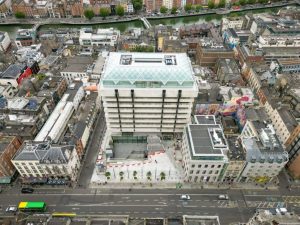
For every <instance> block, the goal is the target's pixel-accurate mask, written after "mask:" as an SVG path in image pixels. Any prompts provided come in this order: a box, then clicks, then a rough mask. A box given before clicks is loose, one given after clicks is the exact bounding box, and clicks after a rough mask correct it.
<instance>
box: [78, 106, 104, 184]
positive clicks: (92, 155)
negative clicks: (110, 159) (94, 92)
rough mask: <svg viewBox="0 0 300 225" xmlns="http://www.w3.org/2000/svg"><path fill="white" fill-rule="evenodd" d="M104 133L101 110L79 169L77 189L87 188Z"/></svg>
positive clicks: (102, 112)
mask: <svg viewBox="0 0 300 225" xmlns="http://www.w3.org/2000/svg"><path fill="white" fill-rule="evenodd" d="M105 131H106V123H105V117H104V111H103V108H101V109H100V113H99V116H98V119H97V121H96V125H95V129H94V131H92V135H91V137H90V141H89V143H88V145H87V148H86V154H85V157H84V159H83V165H82V168H81V174H80V175H79V179H78V184H77V185H78V186H79V187H88V185H89V182H90V180H91V177H92V175H93V171H94V168H95V162H96V159H97V154H98V152H99V150H100V146H101V143H102V140H103V137H104V134H105Z"/></svg>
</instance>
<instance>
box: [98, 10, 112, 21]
mask: <svg viewBox="0 0 300 225" xmlns="http://www.w3.org/2000/svg"><path fill="white" fill-rule="evenodd" d="M109 13H110V10H109V8H101V9H100V16H101V17H103V18H104V19H105V18H106V17H107V16H108V15H109Z"/></svg>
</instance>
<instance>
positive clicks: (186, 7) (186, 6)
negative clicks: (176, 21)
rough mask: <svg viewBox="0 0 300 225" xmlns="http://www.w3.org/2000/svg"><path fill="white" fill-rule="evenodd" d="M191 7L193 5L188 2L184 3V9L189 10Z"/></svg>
mask: <svg viewBox="0 0 300 225" xmlns="http://www.w3.org/2000/svg"><path fill="white" fill-rule="evenodd" d="M192 9H193V5H192V4H190V3H188V4H186V5H185V6H184V10H185V11H186V12H188V11H191V10H192Z"/></svg>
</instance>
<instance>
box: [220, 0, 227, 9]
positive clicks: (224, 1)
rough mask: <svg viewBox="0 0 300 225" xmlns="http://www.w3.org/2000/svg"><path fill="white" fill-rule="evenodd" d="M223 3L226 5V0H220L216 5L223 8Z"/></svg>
mask: <svg viewBox="0 0 300 225" xmlns="http://www.w3.org/2000/svg"><path fill="white" fill-rule="evenodd" d="M225 5H226V0H221V1H220V2H219V5H218V7H219V8H224V7H225Z"/></svg>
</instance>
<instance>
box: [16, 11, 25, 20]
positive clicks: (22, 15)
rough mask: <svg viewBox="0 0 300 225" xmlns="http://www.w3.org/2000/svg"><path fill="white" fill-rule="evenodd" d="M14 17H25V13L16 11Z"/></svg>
mask: <svg viewBox="0 0 300 225" xmlns="http://www.w3.org/2000/svg"><path fill="white" fill-rule="evenodd" d="M15 17H16V18H17V19H24V18H25V13H23V12H16V13H15Z"/></svg>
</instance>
